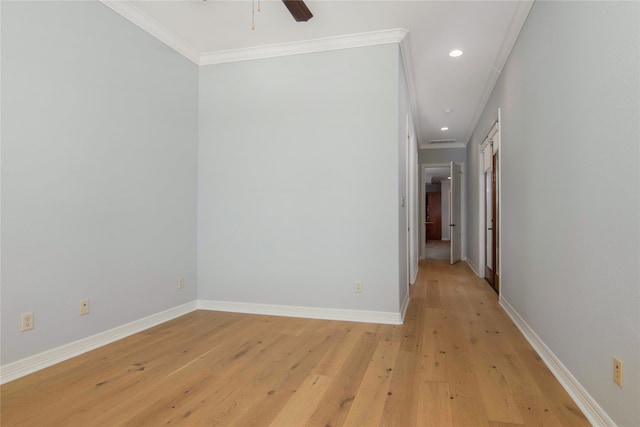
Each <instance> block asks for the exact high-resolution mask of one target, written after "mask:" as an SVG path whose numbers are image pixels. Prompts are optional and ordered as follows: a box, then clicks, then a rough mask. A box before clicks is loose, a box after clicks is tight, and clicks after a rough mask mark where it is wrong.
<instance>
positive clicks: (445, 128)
mask: <svg viewBox="0 0 640 427" xmlns="http://www.w3.org/2000/svg"><path fill="white" fill-rule="evenodd" d="M440 130H449V128H448V127H446V126H445V127H443V128H440Z"/></svg>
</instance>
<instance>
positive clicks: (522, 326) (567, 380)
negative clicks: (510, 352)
mask: <svg viewBox="0 0 640 427" xmlns="http://www.w3.org/2000/svg"><path fill="white" fill-rule="evenodd" d="M500 306H501V307H502V308H503V309H504V311H505V312H506V313H507V315H508V316H509V317H510V318H511V320H513V323H515V325H516V326H517V327H518V329H519V330H520V332H522V335H524V337H525V338H526V339H527V341H529V344H531V346H532V347H533V349H534V350H535V351H536V352H537V353H538V355H539V356H540V358H541V359H542V360H543V361H544V363H545V364H546V365H547V367H548V368H549V370H550V371H551V372H552V373H553V375H554V376H555V377H556V379H557V380H558V381H559V382H560V384H561V385H562V387H564V389H565V390H566V391H567V393H569V396H571V398H572V399H573V401H574V402H575V403H576V405H578V407H579V408H580V409H581V410H582V412H583V413H584V416H585V417H587V420H589V422H590V423H591V425H593V426H596V427H599V426H602V427H615V426H616V424H615V423H614V422H613V420H612V419H611V418H610V417H609V415H607V413H606V412H605V411H604V410H603V409H602V408H601V407H600V405H598V402H596V401H595V399H594V398H593V397H591V395H590V394H589V393H588V392H587V390H585V388H584V387H582V384H580V383H579V382H578V380H576V379H575V377H574V376H573V375H572V374H571V372H570V371H569V370H568V369H567V368H566V367H565V366H564V365H563V364H562V362H561V361H560V359H558V358H557V357H556V355H555V354H553V352H552V351H551V349H549V347H547V345H546V344H545V343H544V341H542V340H541V339H540V337H539V336H538V335H537V334H536V333H535V332H534V331H533V329H531V327H530V326H529V325H528V324H527V322H525V320H524V319H523V318H522V317H521V316H520V315H519V314H518V312H517V311H516V310H515V309H514V308H513V307H512V306H511V304H509V302H508V301H507V300H506V299H504V298H503V297H502V295H500Z"/></svg>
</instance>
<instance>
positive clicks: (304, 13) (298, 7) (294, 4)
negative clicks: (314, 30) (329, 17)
mask: <svg viewBox="0 0 640 427" xmlns="http://www.w3.org/2000/svg"><path fill="white" fill-rule="evenodd" d="M203 1H207V0H203ZM282 3H284V5H285V6H286V7H287V9H289V13H291V16H293V19H295V20H296V21H297V22H307V21H308V20H309V19H311V18H313V13H311V11H310V10H309V8H308V7H307V5H306V4H304V1H303V0H282ZM258 11H260V2H259V1H258Z"/></svg>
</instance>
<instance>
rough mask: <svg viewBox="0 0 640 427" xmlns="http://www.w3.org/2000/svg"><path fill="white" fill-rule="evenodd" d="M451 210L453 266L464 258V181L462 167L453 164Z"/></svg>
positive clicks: (450, 225) (451, 170)
mask: <svg viewBox="0 0 640 427" xmlns="http://www.w3.org/2000/svg"><path fill="white" fill-rule="evenodd" d="M449 173H450V175H449V176H451V209H450V210H449V227H450V233H449V235H450V236H451V264H455V263H456V262H458V261H460V258H461V257H462V224H461V222H462V221H461V212H460V204H461V203H460V182H461V179H462V175H461V171H460V165H459V164H457V163H453V162H451V166H450V170H449Z"/></svg>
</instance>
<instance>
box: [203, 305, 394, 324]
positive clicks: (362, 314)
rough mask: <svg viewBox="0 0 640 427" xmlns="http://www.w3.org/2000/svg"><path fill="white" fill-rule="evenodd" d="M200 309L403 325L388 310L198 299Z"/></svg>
mask: <svg viewBox="0 0 640 427" xmlns="http://www.w3.org/2000/svg"><path fill="white" fill-rule="evenodd" d="M197 307H198V309H199V310H212V311H228V312H232V313H246V314H265V315H269V316H285V317H301V318H305V319H324V320H344V321H347V322H366V323H382V324H391V325H401V324H402V316H401V313H394V312H388V311H365V310H347V309H340V308H321V307H300V306H293V305H275V304H257V303H249V302H235V301H212V300H201V299H199V300H198V301H197Z"/></svg>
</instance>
